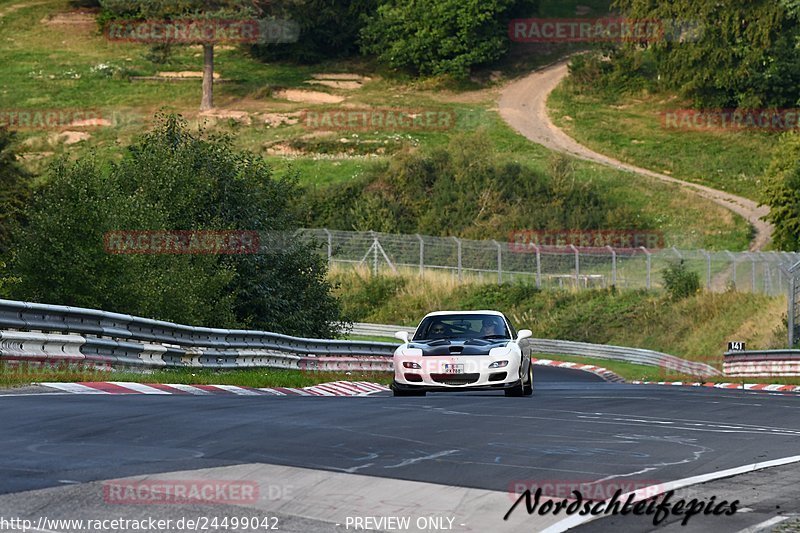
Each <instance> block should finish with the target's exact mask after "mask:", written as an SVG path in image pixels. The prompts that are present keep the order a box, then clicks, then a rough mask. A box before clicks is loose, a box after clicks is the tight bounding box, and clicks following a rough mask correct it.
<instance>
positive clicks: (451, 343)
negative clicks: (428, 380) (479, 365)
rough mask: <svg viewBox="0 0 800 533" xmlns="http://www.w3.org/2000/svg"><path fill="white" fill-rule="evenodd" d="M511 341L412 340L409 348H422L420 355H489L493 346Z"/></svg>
mask: <svg viewBox="0 0 800 533" xmlns="http://www.w3.org/2000/svg"><path fill="white" fill-rule="evenodd" d="M510 342H511V341H510V340H508V339H492V340H484V339H470V340H446V339H439V340H433V341H413V342H411V343H409V345H408V347H409V348H416V349H419V350H422V355H489V352H490V351H491V350H493V349H494V348H503V347H504V346H507V345H508V344H509V343H510Z"/></svg>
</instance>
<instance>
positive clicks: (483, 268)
mask: <svg viewBox="0 0 800 533" xmlns="http://www.w3.org/2000/svg"><path fill="white" fill-rule="evenodd" d="M301 235H303V236H304V238H308V239H315V240H316V241H317V242H319V243H321V245H322V250H323V253H325V254H327V257H328V262H329V264H330V265H339V266H353V267H362V268H363V267H367V268H369V269H370V270H372V272H373V273H375V274H378V273H380V272H386V271H390V272H400V271H403V272H405V273H409V272H411V273H415V274H417V275H419V276H421V277H424V276H426V275H427V274H428V273H432V272H440V273H441V272H444V273H446V274H448V275H449V276H451V277H452V278H453V279H454V280H457V281H461V282H466V281H472V282H474V281H479V282H480V281H483V282H496V283H503V282H515V281H520V282H528V283H532V284H536V286H537V287H540V288H556V287H558V288H572V289H589V288H604V287H610V286H612V285H613V286H615V287H617V288H618V289H658V288H662V287H663V277H662V272H663V271H664V270H665V269H666V268H668V267H669V266H670V265H671V264H674V263H676V262H679V261H683V262H684V264H685V265H686V267H687V268H688V269H689V270H691V271H693V272H697V274H698V275H699V276H700V280H701V283H702V284H703V286H704V287H705V288H706V289H707V290H710V291H715V292H722V291H726V290H737V291H747V292H755V293H762V294H769V295H785V294H787V292H788V290H789V285H790V281H791V279H792V276H791V274H790V273H789V268H791V266H792V265H794V264H795V263H797V262H798V261H800V254H798V253H794V252H727V251H724V252H709V251H705V250H679V249H676V248H664V249H647V248H645V247H639V248H612V247H610V246H607V247H605V248H588V247H576V246H574V245H568V246H566V247H562V246H558V247H555V246H541V245H529V246H525V247H521V246H518V245H515V244H514V243H508V242H501V241H496V240H486V241H477V240H468V239H459V238H456V237H432V236H429V235H394V234H387V233H378V232H356V231H339V230H327V229H304V230H301Z"/></svg>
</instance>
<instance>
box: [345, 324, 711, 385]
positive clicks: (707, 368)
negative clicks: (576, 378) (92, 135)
mask: <svg viewBox="0 0 800 533" xmlns="http://www.w3.org/2000/svg"><path fill="white" fill-rule="evenodd" d="M414 330H415V328H413V327H412V328H407V327H403V326H390V325H383V324H366V323H356V324H354V325H353V330H352V332H351V333H354V334H356V335H372V336H384V337H391V336H393V335H394V333H395V332H397V331H409V332H410V333H409V335H413V332H414ZM528 342H529V345H530V346H531V348H532V351H533V353H536V354H546V355H576V356H580V357H591V358H595V359H611V360H616V361H624V362H627V363H635V364H639V365H648V366H657V367H661V368H664V369H667V370H672V371H675V372H680V373H682V374H688V375H691V376H718V375H721V374H722V372H720V371H719V369H717V368H714V367H713V366H711V365H708V364H705V363H699V362H695V361H688V360H686V359H682V358H680V357H676V356H674V355H670V354H666V353H661V352H656V351H653V350H645V349H642V348H628V347H625V346H611V345H607V344H591V343H588V342H575V341H564V340H556V339H535V338H532V339H529V341H528Z"/></svg>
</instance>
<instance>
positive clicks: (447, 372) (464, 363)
mask: <svg viewBox="0 0 800 533" xmlns="http://www.w3.org/2000/svg"><path fill="white" fill-rule="evenodd" d="M530 336H531V331H530V330H528V329H523V330H521V331H519V332H516V331H515V330H514V327H513V326H512V325H511V323H510V322H509V320H508V319H507V318H506V317H505V315H503V314H502V313H498V312H497V311H439V312H436V313H430V314H428V315H426V316H425V318H423V319H422V322H420V324H419V326H418V327H417V330H416V332H415V333H414V338H413V339H409V338H408V333H407V332H405V331H398V332H397V333H396V334H395V337H397V338H398V339H400V340H401V341H402V342H403V344H401V345H400V346H399V347H398V348H397V350H395V352H394V382H393V383H392V391H393V392H394V395H395V396H425V393H426V392H428V391H448V390H449V391H453V390H503V391H505V394H506V396H529V395H531V394H532V393H533V364H532V363H531V350H530V347H529V346H528V342H527V341H525V339H527V338H528V337H530Z"/></svg>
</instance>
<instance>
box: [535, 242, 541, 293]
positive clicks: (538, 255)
mask: <svg viewBox="0 0 800 533" xmlns="http://www.w3.org/2000/svg"><path fill="white" fill-rule="evenodd" d="M533 246H534V248H536V288H537V289H541V288H542V256H541V253H540V250H539V245H538V244H534V245H533Z"/></svg>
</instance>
